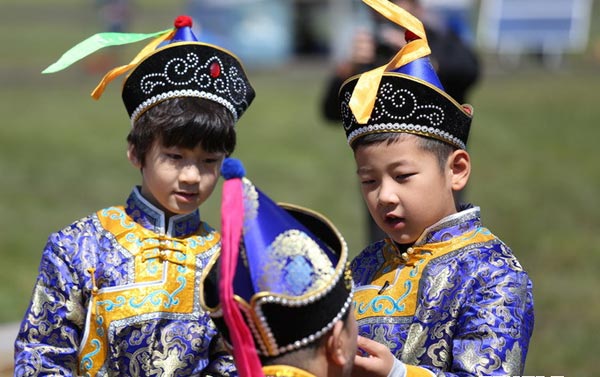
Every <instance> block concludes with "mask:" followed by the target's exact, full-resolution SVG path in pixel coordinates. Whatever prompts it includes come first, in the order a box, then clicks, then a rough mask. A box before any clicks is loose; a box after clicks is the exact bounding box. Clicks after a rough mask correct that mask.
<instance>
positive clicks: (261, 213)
mask: <svg viewBox="0 0 600 377" xmlns="http://www.w3.org/2000/svg"><path fill="white" fill-rule="evenodd" d="M222 174H223V175H224V177H225V178H226V181H225V184H224V187H223V201H222V206H221V221H222V247H221V253H220V254H219V255H216V256H215V257H214V258H213V259H212V260H211V262H209V265H208V266H207V268H206V269H205V271H204V273H203V276H202V279H201V292H202V298H201V304H202V306H203V307H204V309H205V310H207V311H208V312H209V314H210V316H211V318H212V319H213V321H214V322H215V324H216V325H217V328H218V329H219V330H220V331H221V332H222V334H223V335H224V338H225V340H226V342H227V343H228V344H229V345H230V347H231V348H232V351H233V355H234V359H235V362H236V366H237V368H238V372H239V373H240V375H241V376H248V375H256V374H254V373H259V372H258V370H259V369H260V361H259V360H258V357H257V353H258V354H260V355H262V356H267V357H269V356H278V355H280V354H284V353H286V352H290V351H294V350H296V349H299V348H302V347H304V346H306V345H307V344H309V343H312V342H314V341H317V340H318V339H319V338H321V337H322V336H323V335H325V334H326V333H327V331H329V330H330V329H331V328H332V327H333V325H334V324H335V323H336V322H337V321H338V320H340V319H342V318H343V316H344V315H345V314H346V313H348V311H349V310H351V303H352V286H353V285H352V284H353V283H352V277H351V273H350V269H349V265H348V260H347V259H348V248H347V246H346V243H345V241H344V239H343V238H342V236H341V234H340V233H339V232H338V230H337V229H336V228H335V226H334V225H333V224H332V223H331V222H330V221H329V220H327V219H326V218H325V217H323V216H322V215H320V214H318V213H316V212H314V211H311V210H308V209H306V208H301V207H297V206H294V205H290V204H281V203H280V204H276V203H274V202H273V201H272V200H271V199H270V198H269V197H267V196H266V195H265V194H263V193H262V192H261V191H260V190H259V189H257V188H256V187H255V186H254V185H253V184H252V183H251V182H250V181H249V180H248V179H247V178H245V177H244V171H243V167H242V166H241V164H240V163H239V161H237V160H234V159H226V160H225V162H224V164H223V168H222Z"/></svg>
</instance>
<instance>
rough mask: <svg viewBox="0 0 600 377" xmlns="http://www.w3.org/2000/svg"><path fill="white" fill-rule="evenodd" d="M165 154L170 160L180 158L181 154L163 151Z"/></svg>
mask: <svg viewBox="0 0 600 377" xmlns="http://www.w3.org/2000/svg"><path fill="white" fill-rule="evenodd" d="M165 155H166V156H167V157H168V158H170V159H172V160H181V159H182V156H181V155H180V154H178V153H165Z"/></svg>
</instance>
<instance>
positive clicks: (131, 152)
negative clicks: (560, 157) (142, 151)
mask: <svg viewBox="0 0 600 377" xmlns="http://www.w3.org/2000/svg"><path fill="white" fill-rule="evenodd" d="M127 159H128V160H129V162H131V165H133V166H134V167H135V168H137V169H141V168H142V163H141V162H140V160H139V159H138V158H137V155H136V153H135V148H134V146H133V145H131V144H129V146H128V147H127Z"/></svg>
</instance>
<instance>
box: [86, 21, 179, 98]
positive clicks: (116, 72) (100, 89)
mask: <svg viewBox="0 0 600 377" xmlns="http://www.w3.org/2000/svg"><path fill="white" fill-rule="evenodd" d="M174 34H175V30H172V31H171V32H169V33H167V34H164V35H161V36H159V37H157V38H155V39H153V40H152V41H151V42H150V43H148V44H147V45H146V46H145V47H144V48H143V49H142V50H141V51H140V52H139V53H138V54H137V55H136V56H135V57H134V58H133V59H132V60H131V61H130V62H129V64H126V65H122V66H119V67H116V68H113V69H111V70H110V71H108V73H106V75H104V77H103V78H102V80H100V82H99V83H98V85H97V86H96V88H95V89H94V90H93V91H92V93H91V96H92V98H94V99H96V100H97V99H100V97H101V96H102V93H104V89H105V88H106V85H108V84H109V83H110V82H111V81H113V80H114V79H115V78H117V77H118V76H120V75H122V74H123V73H125V72H127V71H129V70H130V69H131V68H132V67H134V66H135V65H137V64H138V63H139V62H140V61H142V59H144V58H145V57H146V56H148V55H150V54H151V53H152V52H153V51H154V50H156V47H157V46H158V45H159V44H161V43H162V42H163V41H165V40H167V39H171V38H173V35H174Z"/></svg>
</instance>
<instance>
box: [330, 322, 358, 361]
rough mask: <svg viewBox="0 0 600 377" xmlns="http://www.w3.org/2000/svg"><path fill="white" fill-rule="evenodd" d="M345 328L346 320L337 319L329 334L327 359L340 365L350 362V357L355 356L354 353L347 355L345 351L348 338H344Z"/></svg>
mask: <svg viewBox="0 0 600 377" xmlns="http://www.w3.org/2000/svg"><path fill="white" fill-rule="evenodd" d="M343 330H344V321H337V322H336V323H335V325H333V328H332V329H331V330H330V332H329V335H327V343H326V349H327V359H328V360H329V362H330V363H333V364H335V365H337V366H338V367H342V366H344V365H345V364H346V363H348V362H349V360H348V357H354V355H346V354H345V352H344V342H345V341H347V339H344V338H343Z"/></svg>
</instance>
